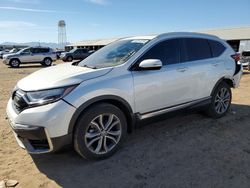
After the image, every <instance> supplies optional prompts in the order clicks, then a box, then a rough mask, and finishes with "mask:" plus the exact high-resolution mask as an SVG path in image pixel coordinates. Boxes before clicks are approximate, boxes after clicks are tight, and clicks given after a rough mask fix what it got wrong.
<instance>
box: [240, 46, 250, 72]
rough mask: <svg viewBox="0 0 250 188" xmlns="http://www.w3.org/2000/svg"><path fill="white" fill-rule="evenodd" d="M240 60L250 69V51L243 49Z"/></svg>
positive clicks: (245, 67) (244, 66)
mask: <svg viewBox="0 0 250 188" xmlns="http://www.w3.org/2000/svg"><path fill="white" fill-rule="evenodd" d="M240 62H241V64H242V66H243V68H244V69H247V70H249V71H250V51H243V52H242V53H241V58H240Z"/></svg>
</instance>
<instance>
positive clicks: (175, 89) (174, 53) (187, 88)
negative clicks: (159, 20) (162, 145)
mask: <svg viewBox="0 0 250 188" xmlns="http://www.w3.org/2000/svg"><path fill="white" fill-rule="evenodd" d="M180 44H181V40H180V39H168V40H165V41H163V42H160V43H158V44H156V45H155V46H153V47H152V48H151V49H149V50H148V51H147V52H146V53H145V54H144V55H142V57H141V58H139V60H138V61H137V62H136V64H135V66H138V64H139V63H140V62H141V61H143V60H145V59H159V60H161V61H162V63H163V66H162V68H161V69H160V70H138V71H132V75H133V80H134V95H135V105H136V111H137V112H140V113H147V112H151V111H155V110H159V109H163V108H166V107H171V106H175V105H178V104H182V103H185V102H189V101H190V98H191V97H192V94H193V88H191V87H195V86H193V84H192V83H191V82H189V77H190V75H189V73H188V71H187V70H186V66H183V64H181V63H180V52H181V45H180Z"/></svg>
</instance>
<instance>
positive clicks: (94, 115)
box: [74, 103, 127, 159]
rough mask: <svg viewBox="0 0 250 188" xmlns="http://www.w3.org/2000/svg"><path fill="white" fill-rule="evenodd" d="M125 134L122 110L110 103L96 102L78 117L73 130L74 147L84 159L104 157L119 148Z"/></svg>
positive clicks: (125, 127)
mask: <svg viewBox="0 0 250 188" xmlns="http://www.w3.org/2000/svg"><path fill="white" fill-rule="evenodd" d="M126 134H127V121H126V118H125V115H124V114H123V112H122V111H121V110H120V109H119V108H118V107H116V106H114V105H112V104H108V103H101V104H97V105H94V106H92V107H90V108H89V109H88V110H87V111H85V112H84V113H83V114H82V115H81V117H80V118H79V120H78V122H77V124H76V127H75V130H74V148H75V150H76V151H77V153H79V154H80V155H81V156H82V157H84V158H86V159H104V158H107V157H109V156H111V155H113V154H114V153H115V152H116V151H117V149H118V148H120V146H121V144H122V142H123V141H124V138H125V136H126Z"/></svg>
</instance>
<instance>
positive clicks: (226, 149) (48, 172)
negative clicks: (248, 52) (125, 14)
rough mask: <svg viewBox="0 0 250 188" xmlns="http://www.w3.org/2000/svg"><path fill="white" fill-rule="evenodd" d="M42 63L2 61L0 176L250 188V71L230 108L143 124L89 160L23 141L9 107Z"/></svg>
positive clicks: (44, 181) (78, 183) (48, 182)
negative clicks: (33, 148) (26, 146)
mask: <svg viewBox="0 0 250 188" xmlns="http://www.w3.org/2000/svg"><path fill="white" fill-rule="evenodd" d="M40 68H41V66H39V65H37V66H36V65H35V66H25V67H21V68H18V69H11V68H8V67H7V66H5V65H3V64H2V62H0V83H1V84H0V104H1V105H0V180H3V179H15V180H18V181H19V184H18V186H17V187H24V188H26V187H32V188H34V187H118V186H119V187H176V188H181V187H237V188H238V187H240V188H244V187H250V73H247V72H245V74H244V75H243V78H242V81H241V86H240V88H239V89H237V90H233V105H232V107H231V111H230V113H228V115H227V116H226V117H224V118H222V119H219V120H213V119H210V118H207V117H204V116H203V115H200V114H197V113H196V114H185V115H178V116H176V117H172V118H168V119H165V120H163V121H158V122H156V123H149V124H147V125H144V126H142V127H140V128H138V129H136V130H135V131H134V133H133V134H130V135H129V136H128V138H127V140H126V142H125V143H124V145H123V148H122V149H121V150H120V151H118V152H117V153H116V154H115V155H114V156H113V157H111V158H109V159H106V160H103V161H94V162H90V161H86V160H84V159H82V158H80V157H79V156H78V155H77V154H76V153H75V152H74V151H73V150H67V151H64V152H62V153H58V154H47V155H34V156H30V155H29V154H27V152H26V151H25V150H23V149H21V148H19V147H18V145H17V143H16V141H15V139H14V136H13V134H12V132H11V128H10V127H9V125H8V123H7V120H5V107H6V103H7V100H8V98H9V96H10V92H11V90H12V88H13V87H14V86H15V84H16V82H17V81H18V80H19V79H20V78H22V77H24V76H26V75H28V74H29V73H31V72H34V71H35V70H38V69H40Z"/></svg>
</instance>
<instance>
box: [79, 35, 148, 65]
mask: <svg viewBox="0 0 250 188" xmlns="http://www.w3.org/2000/svg"><path fill="white" fill-rule="evenodd" d="M148 41H149V40H144V39H143V40H142V39H138V40H119V41H116V42H113V43H111V44H109V45H107V46H105V47H103V48H102V49H100V50H98V51H96V52H95V53H93V54H92V55H90V56H89V57H87V58H86V59H84V60H82V61H81V62H80V63H79V64H78V66H86V67H91V68H104V67H113V66H117V65H121V64H123V63H125V62H126V61H127V60H128V59H129V58H130V57H132V55H134V54H135V53H136V52H137V51H139V50H140V49H141V48H142V47H143V46H144V45H145V44H146V43H147V42H148Z"/></svg>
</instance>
